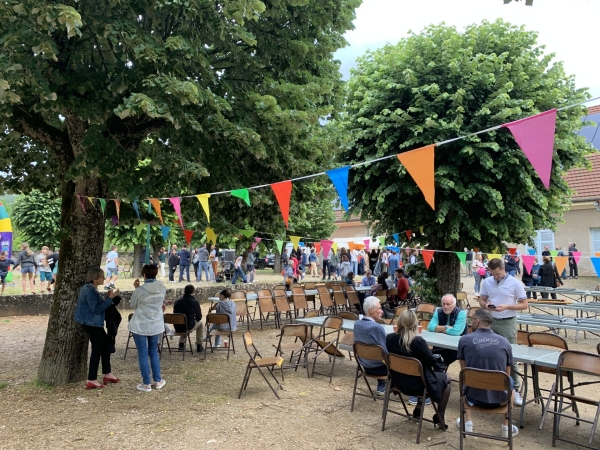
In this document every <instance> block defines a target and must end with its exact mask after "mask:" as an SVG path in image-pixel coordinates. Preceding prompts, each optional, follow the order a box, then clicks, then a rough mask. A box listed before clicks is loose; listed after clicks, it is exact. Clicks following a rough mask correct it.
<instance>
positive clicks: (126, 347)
mask: <svg viewBox="0 0 600 450" xmlns="http://www.w3.org/2000/svg"><path fill="white" fill-rule="evenodd" d="M132 317H133V313H131V314H129V315H128V316H127V322H131V318H132ZM131 338H133V333H132V332H131V331H130V332H129V335H128V336H127V344H125V354H124V355H123V359H125V358H127V350H128V349H130V348H132V349H133V348H135V349H136V351H137V348H136V347H129V340H130V339H131ZM134 342H135V341H134ZM598 345H600V344H598Z"/></svg>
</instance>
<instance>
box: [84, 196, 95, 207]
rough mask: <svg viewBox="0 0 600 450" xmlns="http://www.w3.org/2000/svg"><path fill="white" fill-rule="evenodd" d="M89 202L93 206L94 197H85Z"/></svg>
mask: <svg viewBox="0 0 600 450" xmlns="http://www.w3.org/2000/svg"><path fill="white" fill-rule="evenodd" d="M86 198H87V199H88V200H89V201H90V203H91V204H92V206H94V197H86Z"/></svg>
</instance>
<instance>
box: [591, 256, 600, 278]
mask: <svg viewBox="0 0 600 450" xmlns="http://www.w3.org/2000/svg"><path fill="white" fill-rule="evenodd" d="M590 260H591V261H592V264H593V265H594V270H595V271H596V275H597V276H599V277H600V258H599V257H597V256H592V257H591V258H590Z"/></svg>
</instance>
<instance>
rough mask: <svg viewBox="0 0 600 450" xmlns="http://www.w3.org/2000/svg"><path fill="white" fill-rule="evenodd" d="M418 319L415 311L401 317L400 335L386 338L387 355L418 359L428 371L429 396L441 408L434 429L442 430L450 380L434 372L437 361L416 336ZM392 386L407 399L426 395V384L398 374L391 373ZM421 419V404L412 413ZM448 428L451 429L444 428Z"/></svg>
mask: <svg viewBox="0 0 600 450" xmlns="http://www.w3.org/2000/svg"><path fill="white" fill-rule="evenodd" d="M417 328H418V323H417V316H416V315H415V313H414V312H413V311H410V310H408V311H404V312H403V313H402V314H400V317H398V331H397V332H396V333H390V334H388V335H387V337H386V342H385V343H386V347H387V351H388V353H394V354H396V355H400V356H407V357H410V358H416V359H418V360H419V361H420V362H421V364H422V365H423V370H424V371H425V374H424V375H425V377H424V378H425V382H426V384H427V392H428V393H429V395H430V396H431V399H432V400H433V401H434V402H436V403H437V404H438V414H439V415H440V416H441V417H438V415H435V416H433V423H434V425H438V426H440V427H441V424H442V423H445V421H444V415H445V413H446V407H447V406H448V400H449V399H450V389H451V385H450V384H451V379H450V375H448V374H447V373H445V372H434V371H433V369H432V367H433V366H434V365H435V362H436V358H435V357H434V356H433V353H431V350H430V349H429V346H428V345H427V342H426V341H425V339H423V338H422V337H421V336H419V335H418V334H417ZM390 375H391V378H392V382H393V383H394V386H396V388H397V389H399V390H400V391H401V392H402V393H403V394H404V395H411V396H419V395H422V394H423V388H424V387H425V386H423V382H422V380H421V377H417V376H411V375H404V374H401V373H398V372H394V371H393V370H392V371H390ZM420 415H421V404H419V403H417V406H416V407H415V409H414V411H413V417H415V418H417V417H420ZM445 428H448V425H446V426H445Z"/></svg>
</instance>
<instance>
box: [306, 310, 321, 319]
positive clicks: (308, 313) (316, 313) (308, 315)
mask: <svg viewBox="0 0 600 450" xmlns="http://www.w3.org/2000/svg"><path fill="white" fill-rule="evenodd" d="M319 316H320V314H319V310H318V309H309V310H308V311H306V314H304V317H302V318H303V319H310V318H311V317H319Z"/></svg>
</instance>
